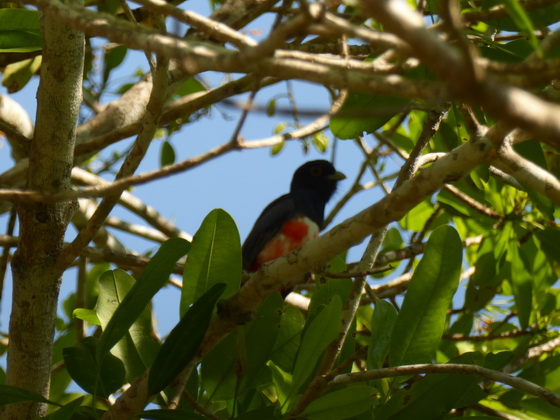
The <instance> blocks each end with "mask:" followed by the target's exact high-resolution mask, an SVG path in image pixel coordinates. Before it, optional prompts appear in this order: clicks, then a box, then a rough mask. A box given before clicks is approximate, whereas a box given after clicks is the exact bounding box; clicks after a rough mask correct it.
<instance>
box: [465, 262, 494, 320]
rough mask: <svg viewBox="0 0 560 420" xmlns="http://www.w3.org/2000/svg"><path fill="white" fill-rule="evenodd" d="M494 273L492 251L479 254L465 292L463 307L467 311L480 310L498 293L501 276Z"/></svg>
mask: <svg viewBox="0 0 560 420" xmlns="http://www.w3.org/2000/svg"><path fill="white" fill-rule="evenodd" d="M496 274H497V273H496V259H495V258H494V253H492V252H487V253H485V254H483V255H480V256H479V257H478V259H477V260H476V265H475V272H474V275H473V276H471V278H470V280H469V284H468V286H467V291H466V294H465V309H466V310H467V311H468V312H469V313H471V314H472V313H474V312H477V311H480V310H481V309H482V308H484V307H485V306H486V305H488V303H490V301H491V300H492V298H493V297H494V296H495V295H496V294H497V293H498V291H499V287H500V284H501V283H502V278H501V277H500V276H497V275H496Z"/></svg>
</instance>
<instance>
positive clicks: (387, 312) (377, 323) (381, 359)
mask: <svg viewBox="0 0 560 420" xmlns="http://www.w3.org/2000/svg"><path fill="white" fill-rule="evenodd" d="M396 319H397V310H396V309H395V307H394V306H393V305H392V304H390V303H389V302H386V301H384V300H378V301H377V302H376V303H375V309H374V311H373V316H372V317H371V337H370V340H369V350H368V359H367V367H368V369H379V368H382V367H383V364H384V363H385V359H386V358H387V355H388V354H389V347H390V344H391V334H392V332H393V327H394V325H395V321H396Z"/></svg>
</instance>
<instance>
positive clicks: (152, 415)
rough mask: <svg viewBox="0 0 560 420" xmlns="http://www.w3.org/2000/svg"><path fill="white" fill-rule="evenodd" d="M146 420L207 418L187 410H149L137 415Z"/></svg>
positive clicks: (196, 419)
mask: <svg viewBox="0 0 560 420" xmlns="http://www.w3.org/2000/svg"><path fill="white" fill-rule="evenodd" d="M135 417H137V418H139V419H146V420H206V419H207V417H205V416H201V415H199V414H196V413H193V412H192V411H186V410H147V411H142V412H141V413H138V414H136V415H135Z"/></svg>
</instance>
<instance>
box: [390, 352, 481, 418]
mask: <svg viewBox="0 0 560 420" xmlns="http://www.w3.org/2000/svg"><path fill="white" fill-rule="evenodd" d="M475 360H477V361H479V362H481V361H482V358H481V356H480V354H478V353H467V354H465V355H462V356H461V357H459V358H457V359H455V360H453V363H463V364H473V363H474V362H475ZM477 364H478V363H477ZM479 382H480V379H479V378H477V377H474V376H466V375H460V374H456V375H453V374H450V375H426V376H425V377H424V378H423V379H421V380H419V381H417V382H415V383H414V385H412V388H411V389H403V390H402V393H404V394H405V396H404V398H403V402H404V404H403V407H402V408H401V409H399V410H397V411H396V412H394V413H393V414H392V416H391V417H389V418H390V419H392V420H408V419H410V420H413V419H440V418H442V415H443V414H446V413H449V411H451V410H452V409H453V408H461V407H464V406H468V405H472V404H475V403H476V402H478V401H479V400H481V399H482V398H485V397H486V394H485V393H484V392H483V391H482V390H481V389H480V387H479V386H478V385H477V384H478V383H479ZM399 392H401V391H399Z"/></svg>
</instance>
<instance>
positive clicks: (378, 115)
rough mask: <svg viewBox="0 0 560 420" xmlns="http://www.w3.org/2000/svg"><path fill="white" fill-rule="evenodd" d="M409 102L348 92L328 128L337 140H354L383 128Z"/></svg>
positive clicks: (407, 100)
mask: <svg viewBox="0 0 560 420" xmlns="http://www.w3.org/2000/svg"><path fill="white" fill-rule="evenodd" d="M409 102H410V100H409V99H405V98H398V97H392V96H382V95H372V94H369V93H360V92H350V94H349V95H348V98H346V101H345V102H344V105H342V108H341V109H340V111H338V112H337V113H336V114H335V115H334V116H333V117H332V118H331V121H330V124H329V127H330V129H331V132H332V133H333V135H334V136H335V137H338V138H339V139H354V138H356V137H360V136H362V135H363V134H364V132H365V133H373V132H374V131H375V130H377V129H379V128H381V127H383V125H384V124H385V123H386V122H387V121H389V120H390V119H391V118H393V116H395V115H396V114H398V113H400V112H402V110H403V109H404V107H405V105H406V104H408V103H409Z"/></svg>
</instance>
